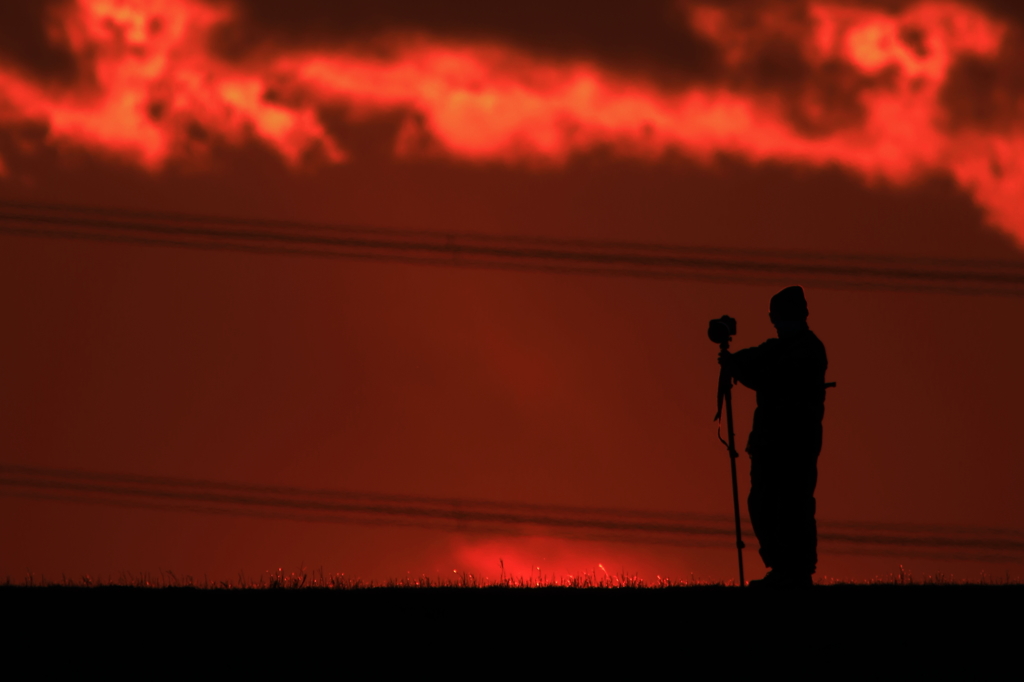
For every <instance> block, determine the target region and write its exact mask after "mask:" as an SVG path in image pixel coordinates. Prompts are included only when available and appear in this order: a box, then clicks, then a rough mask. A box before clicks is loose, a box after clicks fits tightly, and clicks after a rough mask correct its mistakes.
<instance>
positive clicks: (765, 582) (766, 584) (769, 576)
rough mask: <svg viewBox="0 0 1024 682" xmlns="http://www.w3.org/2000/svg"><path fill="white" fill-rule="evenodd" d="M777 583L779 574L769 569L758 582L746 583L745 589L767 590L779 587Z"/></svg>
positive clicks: (750, 581)
mask: <svg viewBox="0 0 1024 682" xmlns="http://www.w3.org/2000/svg"><path fill="white" fill-rule="evenodd" d="M779 582H780V581H779V574H778V573H777V572H776V571H774V570H772V569H769V570H768V572H767V573H765V574H764V577H763V578H761V579H760V580H749V581H747V587H753V588H754V589H755V590H767V589H772V588H775V587H780V585H779Z"/></svg>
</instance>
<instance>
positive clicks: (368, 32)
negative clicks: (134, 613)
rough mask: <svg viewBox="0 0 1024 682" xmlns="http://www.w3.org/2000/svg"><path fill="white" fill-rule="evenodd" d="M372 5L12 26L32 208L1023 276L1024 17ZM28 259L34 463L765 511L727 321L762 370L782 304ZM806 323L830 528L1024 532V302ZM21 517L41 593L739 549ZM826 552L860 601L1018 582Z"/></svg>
mask: <svg viewBox="0 0 1024 682" xmlns="http://www.w3.org/2000/svg"><path fill="white" fill-rule="evenodd" d="M375 5H376V6H375V8H374V9H371V10H351V9H337V8H335V7H334V5H333V3H320V2H313V1H312V0H305V1H303V2H293V3H289V4H288V5H287V7H288V9H287V11H285V10H283V9H282V7H281V6H279V5H278V4H277V3H258V2H241V3H233V4H228V3H214V4H210V3H203V2H197V1H196V2H193V1H185V0H164V1H162V2H146V3H142V2H128V1H124V2H115V1H112V0H80V1H79V2H69V3H52V4H39V5H32V6H31V7H29V8H23V7H14V8H5V9H3V10H0V24H2V28H0V33H2V35H3V39H2V40H0V44H2V45H3V46H4V47H3V48H0V164H2V165H0V169H2V173H3V175H2V177H0V199H2V200H4V201H30V202H46V203H72V204H87V205H94V206H103V207H114V208H132V209H147V210H174V211H183V212H191V213H208V214H217V215H225V216H235V217H254V218H280V219H293V220H304V221H314V222H325V223H339V224H353V225H363V226H374V227H395V228H415V229H430V230H448V231H454V232H471V233H483V234H494V235H530V236H545V237H572V238H596V239H615V240H629V241H655V242H665V243H673V244H682V245H709V246H727V247H743V248H772V249H795V248H799V249H810V250H817V251H828V252H840V253H869V254H885V255H895V256H927V257H936V258H973V259H999V260H1016V261H1020V260H1022V259H1021V255H1020V250H1019V245H1020V243H1021V242H1022V240H1024V209H1022V206H1024V203H1022V202H1021V197H1022V196H1024V165H1022V163H1021V161H1020V159H1021V158H1022V155H1021V151H1022V150H1024V71H1022V68H1021V66H1020V65H1021V64H1024V61H1022V60H1021V56H1022V55H1021V49H1022V48H1021V45H1022V42H1021V33H1020V31H1021V26H1022V23H1021V22H1022V17H1021V16H1020V13H1019V10H1015V9H1014V8H1013V7H1012V6H1011V5H1009V4H1007V5H1006V6H1001V5H999V4H995V3H977V4H971V3H931V2H924V3H916V4H901V3H884V4H879V3H861V4H850V3H809V4H806V5H797V4H796V3H771V2H749V3H730V4H728V5H721V6H716V5H714V4H711V3H708V4H700V5H698V4H675V3H664V2H650V3H641V4H639V5H638V6H637V7H636V8H635V9H631V10H629V11H628V12H625V14H621V13H622V12H623V10H618V12H615V13H613V12H611V11H610V10H607V11H606V10H599V9H593V8H591V7H590V6H589V4H587V5H584V4H583V3H572V2H562V3H526V4H523V5H522V7H521V8H519V7H518V6H517V10H516V11H515V12H513V11H512V10H511V9H507V10H506V9H501V8H489V9H481V8H480V7H478V6H477V4H476V3H461V2H449V3H440V4H437V5H436V6H434V7H432V8H431V10H429V11H428V10H427V9H425V8H424V7H421V6H420V3H403V2H382V3H375ZM605 12H607V13H605ZM1014 12H1017V14H1014ZM0 243H2V249H0V261H2V263H0V278H2V282H3V286H2V287H0V311H2V314H3V319H4V321H5V325H4V332H3V334H2V335H0V358H2V360H0V421H2V428H0V434H2V435H0V438H2V439H3V440H2V452H3V453H4V454H3V456H2V461H3V463H4V464H21V465H31V466H36V467H47V468H76V469H84V470H89V471H99V472H108V473H135V474H147V475H173V476H186V477H192V478H203V479H216V480H226V481H237V482H245V483H252V484H282V485H293V486H299V487H331V488H344V489H349V490H357V491H365V492H378V493H393V494H415V495H427V496H434V497H465V498H478V499H485V500H499V501H508V502H531V503H543V504H571V505H583V506H601V507H616V508H618V507H622V508H640V509H647V510H660V511H678V512H700V513H712V514H727V513H729V509H730V498H729V488H728V466H727V460H726V457H725V455H724V452H723V450H722V448H721V445H720V444H718V442H717V439H716V437H715V432H714V425H713V424H712V423H711V421H710V417H711V414H712V413H713V409H712V402H713V395H712V393H713V391H714V385H715V377H716V370H717V365H716V364H715V361H714V358H715V348H714V346H712V345H711V344H710V343H709V342H708V341H707V339H706V337H705V329H706V323H707V320H708V319H709V318H711V317H717V316H719V315H721V314H723V313H729V314H731V315H733V316H735V317H737V318H738V319H739V320H740V335H739V337H738V339H737V343H738V344H740V345H748V344H755V343H759V342H760V341H762V340H764V338H766V337H767V336H769V335H770V334H771V331H772V330H771V327H770V325H769V323H768V320H767V315H766V308H767V299H768V297H769V296H770V295H771V293H773V292H774V291H775V290H776V289H778V288H780V287H778V286H775V285H765V286H740V285H726V284H710V283H694V282H685V281H660V280H650V281H646V280H631V279H617V278H602V277H583V276H573V275H555V274H539V273H513V272H502V271H475V270H463V269H441V268H425V267H415V266H403V265H400V264H386V263H377V264H373V263H365V262H354V261H338V260H326V259H325V260H317V259H310V258H294V257H285V256H256V255H246V254H238V253H218V252H210V253H205V252H196V251H185V250H174V249H166V248H155V247H138V246H128V245H111V244H100V243H87V242H73V241H56V240H42V239H36V238H27V237H13V236H9V235H8V236H0ZM808 297H809V300H810V308H811V318H810V322H811V325H812V328H813V329H814V330H815V331H816V332H817V333H818V335H819V336H820V337H821V338H822V339H823V340H824V342H825V343H826V346H827V348H828V351H829V356H830V361H831V364H830V371H829V378H830V380H835V381H837V382H839V387H838V388H837V389H836V390H835V391H833V392H831V393H830V395H829V398H828V405H827V416H826V423H825V429H826V431H825V433H826V441H825V449H824V451H823V454H822V457H821V462H820V468H821V478H820V481H821V482H820V485H819V494H818V500H819V518H821V519H822V520H823V521H858V522H885V523H920V524H936V525H939V526H944V527H945V526H952V525H966V526H972V527H973V526H977V527H998V528H1007V529H1013V530H1017V531H1021V532H1024V506H1022V504H1021V502H1020V497H1019V494H1018V492H1017V491H1018V488H1019V487H1020V484H1021V483H1022V482H1024V464H1022V463H1021V458H1020V457H1019V454H1020V452H1021V448H1020V445H1019V434H1018V433H1017V431H1018V429H1017V428H1016V423H1015V417H1016V414H1017V412H1018V411H1019V408H1020V407H1021V399H1020V398H1019V395H1018V393H1017V391H1016V387H1017V385H1019V383H1020V381H1021V380H1022V379H1024V359H1022V357H1021V354H1020V353H1018V352H1016V349H1017V348H1019V347H1020V346H1021V343H1022V342H1024V322H1022V320H1024V317H1022V315H1021V313H1022V312H1024V310H1022V301H1021V299H1020V298H1014V297H988V298H986V297H978V296H951V295H939V294H911V293H895V292H866V291H836V290H827V289H814V288H809V289H808ZM751 408H752V396H750V395H746V394H741V395H739V396H738V415H737V416H738V419H739V431H740V432H741V433H742V432H744V431H745V430H746V428H747V425H748V424H749V419H750V411H751ZM742 464H743V469H744V476H745V467H746V463H745V462H742ZM0 508H2V510H3V514H2V518H3V519H4V521H3V522H0V542H2V546H3V547H4V548H5V549H4V552H3V553H2V554H0V575H4V574H9V575H11V576H12V577H18V576H20V575H21V574H22V573H24V572H25V571H33V572H35V573H37V574H39V573H45V574H47V575H54V576H55V575H59V574H61V573H65V574H67V575H78V574H83V573H90V574H93V575H115V576H116V575H117V574H118V573H120V572H121V571H127V570H131V571H140V570H150V571H155V570H159V569H170V570H174V571H175V572H177V573H191V574H193V575H203V574H206V575H210V576H216V577H232V576H235V575H237V573H238V571H240V570H244V571H245V572H246V573H248V574H255V573H259V572H262V571H263V570H267V569H276V568H278V567H279V566H280V567H284V568H287V569H291V568H296V567H298V566H299V565H300V564H305V565H306V566H317V567H319V566H323V567H324V569H325V570H329V571H338V572H345V573H346V574H347V575H358V576H362V577H366V578H375V579H381V578H386V577H389V576H402V575H406V574H407V573H411V574H420V573H427V574H435V573H439V572H444V573H446V574H447V573H451V571H452V570H453V569H456V570H460V571H461V570H469V571H472V572H474V573H480V574H482V575H488V574H492V573H496V572H497V568H496V567H497V565H498V558H499V557H500V558H503V559H504V560H505V562H506V565H507V566H511V567H512V568H513V570H516V571H519V570H523V569H522V568H520V567H528V566H533V565H539V566H541V567H542V569H543V570H544V571H546V572H551V573H569V572H576V571H579V570H584V569H586V570H594V569H595V567H596V566H597V564H599V563H600V564H602V565H603V566H604V567H606V568H608V569H609V570H619V569H625V570H627V571H631V572H632V571H636V572H639V573H640V574H642V575H644V576H645V577H654V576H656V575H666V576H674V577H688V576H689V575H690V574H691V573H694V574H696V575H698V576H702V577H706V578H712V579H728V578H731V577H732V576H733V572H734V569H733V561H734V556H733V553H732V552H730V551H729V550H728V549H695V548H687V547H665V546H660V545H653V546H646V545H642V544H628V543H601V542H582V541H570V540H565V539H552V538H539V537H527V536H523V537H514V536H506V535H487V534H470V533H449V532H442V531H437V530H424V529H411V528H394V527H387V526H358V525H336V524H310V523H306V524H303V523H300V522H295V521H283V520H273V521H269V520H265V519H264V520H261V519H246V518H224V517H211V516H204V515H200V514H193V513H184V512H160V511H153V510H138V509H124V508H117V507H103V506H91V505H76V504H70V503H59V502H53V501H42V500H25V499H20V498H14V497H0ZM751 544H753V543H751ZM822 549H823V556H822V561H821V564H820V570H819V573H820V574H823V575H827V576H835V577H846V578H868V577H872V576H874V575H879V574H888V573H890V572H892V571H896V570H898V566H899V565H900V564H903V565H905V566H907V567H909V568H911V570H914V571H915V572H917V573H931V572H935V571H942V572H944V573H947V574H948V573H951V572H952V573H955V574H957V575H963V576H965V577H976V576H977V575H978V574H979V572H980V571H986V572H987V573H988V574H990V575H992V574H995V575H1002V574H1003V573H1004V572H1005V571H1010V572H1011V573H1013V574H1015V575H1016V574H1019V572H1020V563H1019V559H1018V560H1016V561H1014V560H1009V559H1008V560H1001V561H995V560H988V561H966V560H963V559H962V558H961V559H953V558H949V557H938V558H936V557H931V558H926V557H920V556H910V555H909V554H908V555H907V556H900V555H899V553H898V552H897V553H896V554H894V555H889V556H874V555H849V554H838V553H829V552H828V550H827V547H825V546H823V547H822ZM901 551H902V550H901ZM747 561H748V565H752V566H755V567H756V566H757V563H758V562H757V558H756V554H755V553H754V552H753V551H748V552H747ZM751 572H752V573H753V575H755V576H756V574H757V571H756V570H753V571H751Z"/></svg>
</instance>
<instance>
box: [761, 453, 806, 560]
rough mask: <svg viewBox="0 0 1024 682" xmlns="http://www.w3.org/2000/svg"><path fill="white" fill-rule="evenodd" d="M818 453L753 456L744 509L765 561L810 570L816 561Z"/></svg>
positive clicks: (762, 454)
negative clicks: (815, 494) (747, 495)
mask: <svg viewBox="0 0 1024 682" xmlns="http://www.w3.org/2000/svg"><path fill="white" fill-rule="evenodd" d="M817 483H818V453H817V452H813V453H807V454H800V453H794V452H764V453H761V452H759V453H758V454H756V455H752V456H751V461H750V496H749V497H748V498H747V509H748V510H749V511H750V522H751V524H752V525H753V526H754V534H755V535H756V536H757V541H758V543H760V545H761V549H760V554H761V559H762V560H763V561H764V564H765V566H767V567H768V568H770V569H772V571H773V572H774V571H777V572H778V573H780V574H793V575H811V574H812V573H814V571H815V568H816V567H817V564H818V528H817V524H816V523H815V521H814V512H815V500H814V488H815V486H816V485H817Z"/></svg>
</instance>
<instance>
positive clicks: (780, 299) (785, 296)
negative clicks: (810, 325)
mask: <svg viewBox="0 0 1024 682" xmlns="http://www.w3.org/2000/svg"><path fill="white" fill-rule="evenodd" d="M768 319H770V320H771V321H772V324H773V325H775V330H776V331H777V332H778V333H779V336H780V337H782V336H784V335H786V334H790V333H792V332H796V331H801V330H803V329H807V299H806V298H804V290H803V287H786V288H785V289H783V290H782V291H780V292H779V293H777V294H775V295H774V296H772V300H771V303H770V304H769V307H768Z"/></svg>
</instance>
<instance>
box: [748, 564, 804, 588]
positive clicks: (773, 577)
mask: <svg viewBox="0 0 1024 682" xmlns="http://www.w3.org/2000/svg"><path fill="white" fill-rule="evenodd" d="M747 586H748V587H753V588H754V589H758V590H765V589H772V590H775V589H779V590H807V589H810V588H811V587H813V586H814V580H813V579H812V578H811V574H810V573H791V572H785V571H779V570H778V569H771V570H770V571H768V573H766V574H765V576H764V577H763V578H761V579H760V580H751V581H749V582H748V583H747Z"/></svg>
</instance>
